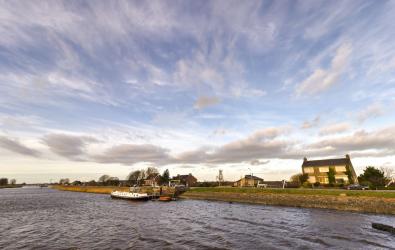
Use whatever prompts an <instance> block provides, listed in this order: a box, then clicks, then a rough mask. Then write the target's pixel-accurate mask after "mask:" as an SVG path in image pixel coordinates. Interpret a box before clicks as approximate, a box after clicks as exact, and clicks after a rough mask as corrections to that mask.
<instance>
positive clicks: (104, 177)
mask: <svg viewBox="0 0 395 250" xmlns="http://www.w3.org/2000/svg"><path fill="white" fill-rule="evenodd" d="M108 179H110V176H109V175H107V174H104V175H102V176H100V178H99V180H98V182H101V183H102V184H103V185H105V184H106V182H107V181H108Z"/></svg>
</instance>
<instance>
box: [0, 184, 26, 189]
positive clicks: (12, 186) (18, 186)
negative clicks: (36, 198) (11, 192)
mask: <svg viewBox="0 0 395 250" xmlns="http://www.w3.org/2000/svg"><path fill="white" fill-rule="evenodd" d="M21 187H23V185H7V186H0V189H1V188H21Z"/></svg>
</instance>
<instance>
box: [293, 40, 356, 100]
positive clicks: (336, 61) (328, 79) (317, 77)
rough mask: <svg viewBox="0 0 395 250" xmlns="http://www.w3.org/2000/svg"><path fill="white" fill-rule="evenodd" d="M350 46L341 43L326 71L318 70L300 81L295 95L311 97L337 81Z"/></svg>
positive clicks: (349, 51)
mask: <svg viewBox="0 0 395 250" xmlns="http://www.w3.org/2000/svg"><path fill="white" fill-rule="evenodd" d="M351 51H352V46H351V44H350V43H343V44H342V45H341V46H340V47H339V48H338V49H337V50H336V54H335V56H334V57H333V59H332V61H331V65H330V67H329V68H328V69H322V68H318V69H315V70H314V72H313V73H312V74H311V75H310V76H309V77H307V78H306V79H305V80H304V81H302V82H301V83H300V84H299V85H298V86H297V88H296V94H297V95H298V96H301V95H303V94H306V95H312V94H317V93H319V92H322V91H324V90H326V89H328V88H330V87H331V86H332V85H334V84H335V83H336V82H337V80H338V79H339V77H340V75H341V74H342V73H343V72H344V71H345V69H346V66H347V64H348V61H349V58H350V55H351Z"/></svg>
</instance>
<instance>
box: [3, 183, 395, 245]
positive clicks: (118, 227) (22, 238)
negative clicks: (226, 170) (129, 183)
mask: <svg viewBox="0 0 395 250" xmlns="http://www.w3.org/2000/svg"><path fill="white" fill-rule="evenodd" d="M372 222H381V223H386V224H391V225H395V217H394V216H384V215H372V214H361V213H351V212H338V211H332V210H323V209H303V208H287V207H273V206H261V205H246V204H237V203H232V204H231V203H225V202H208V201H194V200H183V201H177V202H170V203H161V202H154V201H148V202H131V201H124V200H112V199H111V198H110V197H109V195H102V194H87V193H75V192H62V191H57V190H52V189H48V188H41V189H40V188H16V189H0V249H70V248H73V249H290V248H292V249H395V237H394V236H392V235H390V234H389V233H386V232H381V231H378V230H375V229H372V228H371V223H372Z"/></svg>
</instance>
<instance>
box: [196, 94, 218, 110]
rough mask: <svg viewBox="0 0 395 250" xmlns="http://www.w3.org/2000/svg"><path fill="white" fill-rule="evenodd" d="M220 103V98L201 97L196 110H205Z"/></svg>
mask: <svg viewBox="0 0 395 250" xmlns="http://www.w3.org/2000/svg"><path fill="white" fill-rule="evenodd" d="M219 102H220V99H219V98H218V97H215V96H213V97H210V96H201V97H199V98H198V99H197V100H196V102H195V105H194V108H196V109H204V108H207V107H210V106H214V105H216V104H218V103H219Z"/></svg>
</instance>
